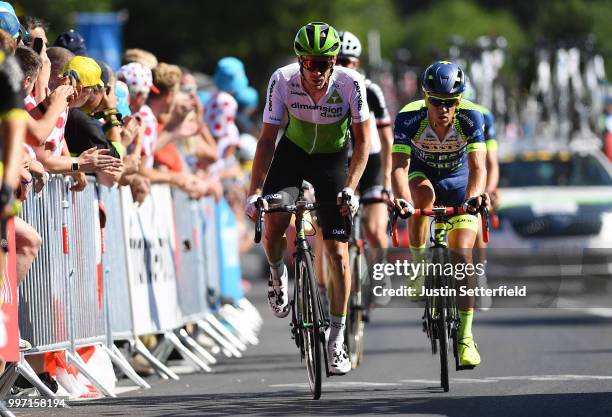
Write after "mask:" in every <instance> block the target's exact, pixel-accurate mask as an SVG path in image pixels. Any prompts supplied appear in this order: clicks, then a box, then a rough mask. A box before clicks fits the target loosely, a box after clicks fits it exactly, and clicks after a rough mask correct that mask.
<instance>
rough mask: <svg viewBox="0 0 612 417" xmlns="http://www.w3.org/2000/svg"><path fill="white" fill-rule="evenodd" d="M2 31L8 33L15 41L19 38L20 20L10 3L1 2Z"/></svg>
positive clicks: (0, 19)
mask: <svg viewBox="0 0 612 417" xmlns="http://www.w3.org/2000/svg"><path fill="white" fill-rule="evenodd" d="M0 29H2V30H4V31H6V32H7V33H8V34H9V35H10V36H11V37H12V38H13V39H15V38H17V36H19V29H20V24H19V19H18V18H17V15H16V14H15V9H13V6H11V4H10V3H8V2H6V1H0Z"/></svg>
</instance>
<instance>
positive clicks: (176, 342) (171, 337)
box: [164, 332, 212, 372]
mask: <svg viewBox="0 0 612 417" xmlns="http://www.w3.org/2000/svg"><path fill="white" fill-rule="evenodd" d="M164 338H165V339H167V340H168V342H169V343H171V344H172V345H173V346H174V347H175V348H176V350H178V351H179V353H180V354H181V355H182V356H183V358H185V359H189V360H190V361H191V362H193V363H195V364H196V366H197V367H198V368H200V369H201V370H203V371H204V372H212V369H211V367H210V366H208V365H207V364H205V363H204V361H202V360H201V359H200V358H198V357H197V356H196V355H195V354H194V353H193V352H192V351H190V350H189V349H187V347H185V345H183V344H182V343H181V341H180V339H179V338H178V337H177V336H176V335H175V334H174V333H173V332H166V333H164Z"/></svg>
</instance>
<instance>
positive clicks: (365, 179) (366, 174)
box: [358, 153, 383, 199]
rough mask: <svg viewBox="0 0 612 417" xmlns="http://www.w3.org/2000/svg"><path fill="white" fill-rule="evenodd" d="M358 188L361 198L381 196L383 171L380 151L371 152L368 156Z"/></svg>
mask: <svg viewBox="0 0 612 417" xmlns="http://www.w3.org/2000/svg"><path fill="white" fill-rule="evenodd" d="M358 189H359V195H360V196H361V198H364V199H367V198H382V190H383V172H382V161H381V158H380V153H371V154H370V155H369V156H368V163H367V164H366V167H365V169H364V171H363V175H362V176H361V179H360V180H359V188H358Z"/></svg>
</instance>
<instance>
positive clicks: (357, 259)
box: [344, 246, 367, 369]
mask: <svg viewBox="0 0 612 417" xmlns="http://www.w3.org/2000/svg"><path fill="white" fill-rule="evenodd" d="M349 262H350V263H349V265H351V296H350V297H349V303H348V314H347V317H346V327H345V337H344V340H345V341H346V345H347V348H348V353H349V358H350V360H351V366H352V368H353V369H355V368H356V367H357V366H359V364H360V363H361V360H362V358H363V330H364V327H365V324H364V321H363V309H364V305H363V285H362V283H363V279H364V274H367V264H366V262H365V257H364V256H363V254H362V253H360V252H359V249H358V248H357V247H354V246H353V247H351V248H350V249H349Z"/></svg>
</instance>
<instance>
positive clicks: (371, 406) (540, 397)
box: [72, 388, 612, 417]
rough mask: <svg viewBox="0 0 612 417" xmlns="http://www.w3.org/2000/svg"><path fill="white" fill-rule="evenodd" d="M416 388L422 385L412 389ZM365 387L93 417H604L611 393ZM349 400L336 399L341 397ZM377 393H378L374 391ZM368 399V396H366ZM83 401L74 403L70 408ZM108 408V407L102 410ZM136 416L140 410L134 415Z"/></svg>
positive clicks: (158, 402) (138, 404)
mask: <svg viewBox="0 0 612 417" xmlns="http://www.w3.org/2000/svg"><path fill="white" fill-rule="evenodd" d="M418 390H420V391H422V390H423V389H422V388H420V389H418ZM370 391H380V390H371V389H359V390H357V389H351V390H342V391H338V390H336V391H333V392H329V391H328V392H324V393H323V398H322V399H321V400H319V401H313V400H310V399H309V398H308V396H307V395H306V393H305V392H304V391H300V392H295V391H281V392H273V393H260V392H253V393H241V394H218V395H197V396H191V395H187V396H159V397H138V398H118V399H106V400H105V401H104V402H100V403H98V404H96V406H97V407H96V415H99V416H115V415H117V414H116V410H117V407H125V408H122V409H124V410H125V409H132V410H138V411H139V412H142V413H143V414H144V415H149V416H195V415H198V416H235V415H260V416H287V415H292V416H307V415H373V414H384V415H400V414H401V415H414V414H416V415H421V414H425V415H446V416H453V417H464V416H465V417H473V416H475V415H492V413H493V414H495V415H503V416H504V417H514V416H517V417H524V416H543V415H555V416H569V415H572V416H573V415H583V413H584V412H586V411H587V410H588V415H589V416H590V417H598V416H606V417H608V416H609V415H610V414H609V412H610V407H612V395H611V393H591V394H573V393H572V394H537V395H536V394H534V395H512V396H503V397H499V396H491V397H475V396H474V397H459V398H450V397H445V396H444V394H440V396H435V397H433V398H432V397H428V398H403V395H414V394H415V392H414V390H411V389H405V388H401V389H394V390H388V389H387V388H385V391H387V394H388V395H387V396H383V397H377V398H372V397H371V396H370V395H368V393H369V392H370ZM347 394H348V395H351V396H352V395H354V396H355V397H354V398H342V397H344V396H346V395H347ZM378 394H379V395H380V392H379V393H378ZM368 397H369V398H368ZM90 406H91V403H89V404H88V405H85V404H83V405H80V404H74V406H72V407H73V409H83V410H85V408H82V407H90ZM106 407H108V411H107V410H105V408H106ZM137 414H138V415H140V413H137Z"/></svg>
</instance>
